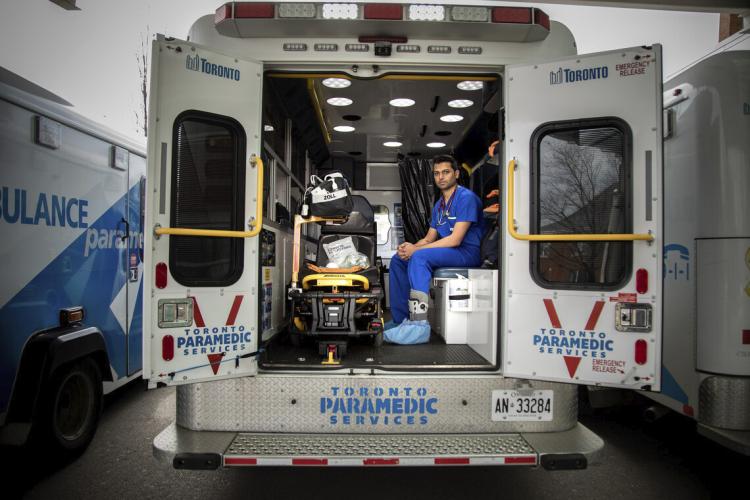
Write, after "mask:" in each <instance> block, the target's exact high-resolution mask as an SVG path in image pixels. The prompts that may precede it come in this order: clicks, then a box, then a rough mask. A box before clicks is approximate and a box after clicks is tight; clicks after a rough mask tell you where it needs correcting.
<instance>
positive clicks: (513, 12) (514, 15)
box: [492, 7, 531, 24]
mask: <svg viewBox="0 0 750 500" xmlns="http://www.w3.org/2000/svg"><path fill="white" fill-rule="evenodd" d="M492 22H493V23H516V24H531V9H529V8H527V7H495V8H494V9H492Z"/></svg>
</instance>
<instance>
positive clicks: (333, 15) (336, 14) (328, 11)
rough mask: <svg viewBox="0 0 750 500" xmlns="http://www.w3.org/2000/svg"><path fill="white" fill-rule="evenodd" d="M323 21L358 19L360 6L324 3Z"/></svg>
mask: <svg viewBox="0 0 750 500" xmlns="http://www.w3.org/2000/svg"><path fill="white" fill-rule="evenodd" d="M322 12H323V19H357V17H359V6H358V5H357V4H356V3H324V4H323V9H322Z"/></svg>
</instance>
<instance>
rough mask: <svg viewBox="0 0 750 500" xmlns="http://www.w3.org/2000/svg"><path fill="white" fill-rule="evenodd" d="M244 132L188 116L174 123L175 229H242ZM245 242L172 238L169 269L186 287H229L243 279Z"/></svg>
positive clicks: (226, 122) (216, 119)
mask: <svg viewBox="0 0 750 500" xmlns="http://www.w3.org/2000/svg"><path fill="white" fill-rule="evenodd" d="M245 144H246V141H245V132H244V130H243V129H242V126H241V125H240V124H239V123H238V122H237V121H235V120H233V119H231V118H228V117H224V116H219V115H214V114H210V113H204V112H199V111H186V112H184V113H182V114H180V115H179V116H178V117H177V119H176V120H175V123H174V135H173V154H172V200H171V203H172V207H171V221H170V224H171V226H172V227H183V228H193V229H225V230H226V229H229V230H242V229H243V227H242V226H243V224H242V221H243V210H244V200H245V187H244V186H245V169H244V168H242V167H243V166H244V160H243V159H244V157H245ZM243 246H244V242H243V240H242V238H213V237H206V238H203V237H195V236H170V237H169V265H170V267H171V271H172V275H173V276H174V278H175V280H177V282H178V283H180V284H182V285H185V286H227V285H230V284H232V283H234V282H236V281H237V280H238V279H239V277H240V275H241V274H242V269H243V263H242V250H243Z"/></svg>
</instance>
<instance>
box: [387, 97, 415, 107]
mask: <svg viewBox="0 0 750 500" xmlns="http://www.w3.org/2000/svg"><path fill="white" fill-rule="evenodd" d="M390 104H391V106H395V107H397V108H408V107H409V106H414V99H407V98H406V97H402V98H399V99H391V101H390Z"/></svg>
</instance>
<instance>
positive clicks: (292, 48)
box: [284, 43, 307, 52]
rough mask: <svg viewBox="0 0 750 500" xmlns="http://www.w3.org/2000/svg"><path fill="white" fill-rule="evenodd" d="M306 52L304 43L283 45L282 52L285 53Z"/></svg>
mask: <svg viewBox="0 0 750 500" xmlns="http://www.w3.org/2000/svg"><path fill="white" fill-rule="evenodd" d="M306 50H307V44H306V43H285V44H284V51H286V52H304V51H306Z"/></svg>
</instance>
